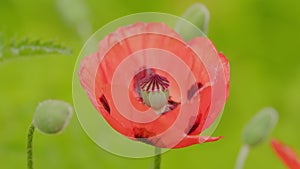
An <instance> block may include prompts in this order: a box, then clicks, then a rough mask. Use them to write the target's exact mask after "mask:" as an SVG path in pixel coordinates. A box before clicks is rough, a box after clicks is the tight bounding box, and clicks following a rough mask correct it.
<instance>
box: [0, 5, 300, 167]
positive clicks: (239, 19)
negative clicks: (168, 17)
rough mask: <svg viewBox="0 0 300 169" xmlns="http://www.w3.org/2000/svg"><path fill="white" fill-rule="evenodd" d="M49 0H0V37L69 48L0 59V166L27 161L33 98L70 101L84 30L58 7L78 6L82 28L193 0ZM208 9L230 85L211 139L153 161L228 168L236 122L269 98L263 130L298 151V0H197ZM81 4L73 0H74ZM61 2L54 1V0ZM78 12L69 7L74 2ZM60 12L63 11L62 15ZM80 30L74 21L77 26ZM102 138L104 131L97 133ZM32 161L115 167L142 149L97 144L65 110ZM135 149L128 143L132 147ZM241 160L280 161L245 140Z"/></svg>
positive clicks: (254, 163)
mask: <svg viewBox="0 0 300 169" xmlns="http://www.w3.org/2000/svg"><path fill="white" fill-rule="evenodd" d="M58 1H59V0H57V1H53V0H42V1H39V0H31V1H22V0H0V32H1V34H2V35H5V37H17V38H21V37H29V38H33V39H50V40H52V39H54V40H56V41H58V42H62V43H63V44H64V45H67V46H70V47H72V49H73V54H72V55H71V56H63V55H47V56H34V57H30V58H21V59H11V60H6V61H4V62H2V63H0V168H1V169H2V168H3V169H19V168H26V149H25V146H26V135H27V129H28V127H29V124H30V122H31V120H32V116H33V113H34V111H35V107H36V105H37V104H38V102H39V101H42V100H45V99H49V98H52V99H61V100H66V101H69V102H72V74H73V66H74V64H75V61H76V57H77V55H78V53H79V51H80V49H81V47H82V46H83V44H84V41H85V40H86V38H87V37H88V36H89V35H90V34H84V33H82V31H81V35H79V34H78V30H77V28H76V27H78V25H76V23H75V22H76V21H74V22H72V21H70V19H69V22H68V19H67V16H65V15H62V13H63V12H61V11H64V10H66V11H67V10H69V11H71V12H72V11H73V13H74V14H76V13H80V12H81V13H83V15H86V16H87V18H88V20H86V19H85V18H80V16H79V18H78V19H79V20H80V19H81V20H86V21H87V23H86V24H85V26H86V27H84V28H83V29H85V30H88V25H89V24H90V25H92V27H91V32H94V31H96V30H97V29H99V28H100V27H101V26H103V25H104V24H106V23H107V22H110V21H112V20H114V19H116V18H118V17H121V16H124V15H128V14H132V13H136V12H146V11H157V12H166V13H170V14H174V15H181V14H182V13H183V12H184V11H185V9H186V8H188V7H189V6H190V5H192V4H193V3H195V2H199V1H194V0H185V1H174V0H164V1H162V0H151V1H149V0H144V1H141V0H110V1H108V0H86V1H83V2H84V3H83V5H84V4H85V5H86V8H83V9H88V11H84V10H82V9H80V7H79V8H76V6H75V7H73V6H72V4H73V2H74V4H75V5H76V4H77V3H78V2H81V1H80V0H73V1H72V0H71V1H70V2H71V5H70V6H68V5H63V7H62V8H59V7H58V4H59V3H58ZM201 2H202V3H204V4H205V5H206V6H207V7H208V9H209V10H210V13H211V22H210V26H209V37H210V38H211V39H212V41H213V42H214V43H215V45H216V47H217V48H218V49H219V50H221V51H223V52H224V53H225V54H226V55H227V57H228V59H229V61H230V64H231V93H230V98H229V100H228V103H227V105H226V108H225V111H224V114H223V118H222V120H221V123H220V124H219V126H218V128H217V130H216V132H215V134H214V135H216V136H218V135H224V136H225V138H224V139H222V140H220V141H218V142H215V143H208V144H202V145H195V146H191V147H188V148H184V149H179V150H171V151H169V152H167V153H166V154H164V155H163V156H162V160H163V161H162V169H174V168H185V169H195V168H207V169H220V168H221V169H222V168H224V169H227V168H228V169H230V168H233V167H234V163H235V159H236V156H237V153H238V151H239V147H240V145H241V131H242V128H243V126H244V124H245V123H246V122H248V120H249V119H250V118H251V117H252V116H253V115H254V114H255V113H256V112H257V111H258V110H260V109H261V108H263V107H265V106H272V107H274V108H276V109H277V110H278V112H279V117H280V119H279V123H278V125H277V126H276V128H275V130H274V131H273V132H272V134H271V137H275V138H278V139H280V140H282V141H283V142H285V143H288V145H291V146H292V147H293V148H294V149H295V150H297V151H298V152H299V153H300V135H299V131H298V130H299V128H300V123H299V120H300V104H299V100H300V59H299V57H300V56H299V52H298V49H299V48H300V46H299V45H300V43H299V39H300V33H299V30H300V13H299V9H298V8H299V6H300V1H296V0H286V1H274V0H243V1H240V0H203V1H201ZM79 6H80V5H79ZM60 7H61V6H60ZM77 9H78V10H79V11H76V10H77ZM63 16H64V17H63ZM79 32H80V30H79ZM104 139H105V138H104ZM34 142H35V143H34V148H35V149H34V158H35V168H37V169H39V168H43V169H52V168H57V169H69V168H72V169H83V168H84V169H94V168H99V169H101V168H103V169H119V168H131V169H134V168H136V169H141V168H149V164H150V163H151V160H152V159H151V158H148V159H128V158H122V157H118V156H115V155H112V154H110V153H108V152H105V151H104V150H102V149H101V148H99V147H98V146H96V145H95V144H94V143H93V142H92V141H91V140H90V139H89V138H88V137H87V135H86V134H85V133H84V131H83V130H82V129H81V127H80V124H79V122H78V120H77V118H76V116H75V115H74V117H73V118H72V120H71V122H70V125H69V126H68V127H67V129H66V131H65V132H64V133H62V134H60V135H57V136H47V135H43V134H40V133H36V135H35V138H34ZM133 151H134V150H133ZM245 168H246V169H253V168H259V169H260V168H261V169H266V168H268V169H269V168H272V169H282V168H284V166H283V165H282V164H281V162H280V161H279V160H278V159H277V157H276V156H275V155H274V154H273V152H272V150H271V149H270V146H269V144H268V143H267V142H266V143H264V144H262V145H261V146H259V147H256V148H255V149H253V150H252V151H251V152H250V154H249V158H248V159H247V162H246V167H245Z"/></svg>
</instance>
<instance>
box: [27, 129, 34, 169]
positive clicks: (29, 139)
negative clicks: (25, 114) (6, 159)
mask: <svg viewBox="0 0 300 169" xmlns="http://www.w3.org/2000/svg"><path fill="white" fill-rule="evenodd" d="M34 130H35V127H34V125H33V124H31V125H30V127H29V129H28V135H27V168H28V169H33V158H32V140H33V134H34Z"/></svg>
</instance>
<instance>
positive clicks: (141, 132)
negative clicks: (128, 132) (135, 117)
mask: <svg viewBox="0 0 300 169" xmlns="http://www.w3.org/2000/svg"><path fill="white" fill-rule="evenodd" d="M133 133H134V137H135V138H136V140H137V141H141V142H143V143H146V144H151V145H152V142H151V141H150V140H149V139H148V138H149V137H153V136H155V133H153V132H150V131H148V130H146V129H145V128H133Z"/></svg>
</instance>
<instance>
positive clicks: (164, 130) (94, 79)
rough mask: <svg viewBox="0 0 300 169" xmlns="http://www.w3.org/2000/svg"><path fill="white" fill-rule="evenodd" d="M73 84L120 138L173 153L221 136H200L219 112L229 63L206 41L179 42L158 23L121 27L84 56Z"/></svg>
mask: <svg viewBox="0 0 300 169" xmlns="http://www.w3.org/2000/svg"><path fill="white" fill-rule="evenodd" d="M79 77H80V82H81V84H82V86H83V88H84V89H85V91H86V93H87V95H88V97H89V99H90V101H91V102H92V104H93V105H94V107H95V108H96V109H97V110H98V111H99V112H100V114H101V115H102V116H103V117H104V118H105V120H106V121H107V122H108V123H109V124H110V125H111V126H112V127H113V128H114V129H115V130H116V131H118V132H119V133H121V134H122V135H124V136H126V137H128V138H130V139H133V140H138V141H142V142H144V143H148V144H151V145H154V146H158V147H165V148H180V147H186V146H189V145H193V144H199V143H203V142H211V141H216V140H218V139H220V138H221V137H208V136H199V134H200V133H202V132H203V131H204V130H205V129H207V128H209V127H210V126H211V124H212V123H213V122H214V120H215V119H216V117H217V116H218V114H219V113H220V112H221V111H222V109H223V107H224V104H225V102H226V100H227V97H228V93H229V64H228V61H227V59H226V57H225V56H224V55H223V54H221V53H218V52H217V50H216V49H215V47H214V45H213V44H212V42H211V41H210V40H209V39H208V38H206V37H196V38H194V39H193V40H191V41H190V42H188V43H187V42H185V41H184V40H183V39H182V38H181V37H180V35H178V34H177V33H176V32H175V31H174V30H172V29H171V28H170V27H169V26H167V25H166V24H164V23H136V24H133V25H130V26H126V27H121V28H119V29H118V30H116V31H115V32H113V33H111V34H109V35H108V36H107V37H105V38H104V39H103V40H101V41H100V43H99V49H98V51H97V52H95V53H93V54H91V55H90V56H87V57H85V58H84V59H83V60H82V62H81V67H80V70H79Z"/></svg>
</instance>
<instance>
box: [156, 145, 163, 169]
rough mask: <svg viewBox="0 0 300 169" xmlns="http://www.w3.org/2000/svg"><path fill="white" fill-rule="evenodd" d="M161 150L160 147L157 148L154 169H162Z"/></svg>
mask: <svg viewBox="0 0 300 169" xmlns="http://www.w3.org/2000/svg"><path fill="white" fill-rule="evenodd" d="M160 153H161V149H160V148H159V147H155V154H156V155H155V156H154V169H160V163H161V156H160Z"/></svg>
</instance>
